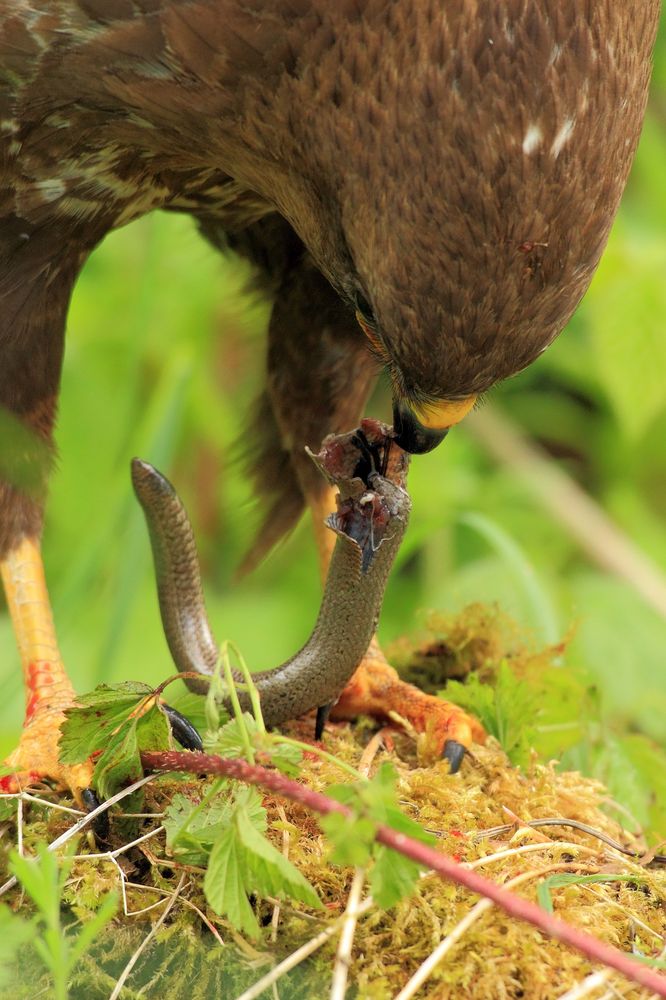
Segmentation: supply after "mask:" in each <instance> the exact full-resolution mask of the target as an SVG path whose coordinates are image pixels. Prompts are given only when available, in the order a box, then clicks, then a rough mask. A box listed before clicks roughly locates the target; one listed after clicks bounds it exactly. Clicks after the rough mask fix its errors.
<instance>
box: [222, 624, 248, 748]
mask: <svg viewBox="0 0 666 1000" xmlns="http://www.w3.org/2000/svg"><path fill="white" fill-rule="evenodd" d="M220 663H221V665H222V669H223V670H224V679H225V681H226V684H227V689H228V691H229V700H230V701H231V707H232V708H233V710H234V716H235V718H236V721H237V722H238V730H239V732H240V736H241V740H242V741H243V747H244V749H245V756H246V757H247V759H248V761H249V762H250V763H251V764H254V750H253V749H252V741H251V740H250V734H249V733H248V731H247V726H246V725H245V719H244V718H243V709H242V708H241V703H240V701H239V700H238V691H237V690H236V682H235V680H234V675H233V673H232V671H231V661H230V659H229V650H228V644H227V643H226V642H224V643H223V644H222V647H221V649H220V656H219V659H218V665H217V666H216V667H215V669H216V670H217V669H218V666H219V664H220Z"/></svg>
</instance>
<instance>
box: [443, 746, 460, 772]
mask: <svg viewBox="0 0 666 1000" xmlns="http://www.w3.org/2000/svg"><path fill="white" fill-rule="evenodd" d="M464 756H465V747H464V746H463V745H462V743H458V740H447V741H446V743H445V744H444V750H443V751H442V757H443V759H444V760H448V762H449V771H450V773H451V774H455V773H456V771H458V770H460V765H461V764H462V762H463V757H464Z"/></svg>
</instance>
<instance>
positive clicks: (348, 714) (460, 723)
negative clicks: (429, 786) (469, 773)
mask: <svg viewBox="0 0 666 1000" xmlns="http://www.w3.org/2000/svg"><path fill="white" fill-rule="evenodd" d="M331 715H332V718H334V719H352V718H354V717H355V716H357V715H371V716H376V717H378V718H380V719H385V720H389V721H391V722H393V723H394V724H402V725H403V726H404V728H406V729H408V730H411V731H412V732H414V734H415V736H416V741H417V747H418V752H419V757H421V758H422V759H424V760H433V759H436V758H439V757H444V758H445V759H446V760H448V761H449V765H450V768H451V772H452V773H455V772H456V771H457V770H458V769H459V767H460V765H461V763H462V760H463V757H464V755H465V751H466V750H469V748H470V747H471V745H472V743H484V742H485V740H486V733H485V730H484V729H483V726H482V725H481V723H480V722H479V721H478V720H477V719H475V718H474V717H473V716H471V715H468V714H467V713H466V712H465V711H463V709H462V708H459V707H458V705H453V704H452V703H451V702H449V701H444V700H443V699H442V698H437V697H434V696H433V695H429V694H424V692H423V691H420V690H419V689H418V688H416V687H414V685H413V684H408V683H406V682H405V681H403V680H401V679H400V677H399V676H398V673H397V671H396V670H395V669H394V668H393V667H392V666H391V665H390V664H389V663H388V662H387V660H386V657H385V656H384V654H383V653H382V651H381V649H380V648H379V646H378V644H377V642H376V640H373V642H372V644H371V645H370V648H369V650H368V652H367V654H366V655H365V657H364V659H363V660H362V661H361V663H360V665H359V667H358V668H357V670H356V672H355V674H354V676H353V677H352V679H351V680H350V681H349V683H348V684H347V686H346V688H345V689H344V691H343V692H342V694H341V695H340V698H339V700H338V702H337V703H336V705H335V707H334V708H333V711H332V713H331Z"/></svg>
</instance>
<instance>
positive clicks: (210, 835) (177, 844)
mask: <svg viewBox="0 0 666 1000" xmlns="http://www.w3.org/2000/svg"><path fill="white" fill-rule="evenodd" d="M231 818H232V806H231V802H230V798H229V792H228V790H226V791H225V792H224V793H220V794H218V795H216V796H214V797H213V798H212V799H209V800H208V801H207V802H204V803H202V804H201V803H196V802H193V801H192V800H191V799H190V798H188V797H187V796H186V795H174V797H173V799H172V801H171V804H170V805H169V806H168V807H167V810H166V814H165V816H164V819H163V821H162V822H163V825H164V828H165V830H166V838H167V845H168V847H169V850H170V851H171V852H172V853H173V854H174V855H175V856H176V857H177V858H178V859H179V860H181V861H184V862H186V863H187V864H194V865H197V864H204V863H205V862H206V859H207V858H208V855H209V853H210V850H211V848H212V846H213V844H214V843H215V842H216V841H217V840H218V839H219V838H220V837H221V836H222V834H223V833H224V832H225V830H227V829H228V827H229V824H230V823H231Z"/></svg>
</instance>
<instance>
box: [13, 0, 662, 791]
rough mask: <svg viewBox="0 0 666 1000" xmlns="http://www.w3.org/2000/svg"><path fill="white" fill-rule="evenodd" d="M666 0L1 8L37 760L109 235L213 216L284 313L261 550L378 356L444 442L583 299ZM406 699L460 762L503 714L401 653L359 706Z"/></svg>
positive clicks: (96, 2) (380, 664) (17, 524)
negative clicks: (85, 379)
mask: <svg viewBox="0 0 666 1000" xmlns="http://www.w3.org/2000/svg"><path fill="white" fill-rule="evenodd" d="M658 16H659V3H658V0H622V2H618V0H595V2H594V3H592V2H584V3H581V2H577V0H538V2H537V0H445V2H444V0H335V2H332V0H270V2H266V0H242V2H241V0H0V427H1V428H2V441H3V444H2V453H1V454H0V567H1V570H2V578H3V581H4V585H5V591H6V594H7V599H8V605H9V610H10V613H11V615H12V617H13V620H14V625H15V630H16V635H17V639H18V645H19V650H20V655H21V660H22V663H23V669H24V673H25V679H26V686H27V689H28V704H27V711H26V726H25V729H24V734H23V738H22V740H21V743H20V746H19V748H18V750H17V751H16V753H15V754H14V755H13V756H12V758H11V761H12V763H13V764H14V765H15V766H16V767H17V768H18V769H19V771H21V772H22V773H23V775H24V777H25V776H26V775H27V776H28V777H29V776H32V775H42V776H49V777H51V778H53V779H55V780H56V781H59V782H61V783H64V784H67V785H69V786H70V787H71V788H73V789H74V791H75V792H76V791H78V792H80V790H81V789H83V788H84V787H85V786H86V784H87V782H88V780H89V769H87V768H86V767H82V768H81V769H79V771H77V772H74V771H72V770H71V769H69V770H67V771H65V770H64V769H63V768H62V767H61V766H60V765H59V763H58V761H57V739H58V725H59V722H60V720H61V718H62V710H63V708H64V707H66V705H67V704H69V702H70V701H71V698H72V695H73V692H72V688H71V685H70V683H69V681H68V679H67V676H66V674H65V672H64V668H63V666H62V664H61V661H60V656H59V653H58V648H57V643H56V639H55V632H54V628H53V623H52V621H51V615H50V610H49V604H48V597H47V592H46V587H45V583H44V577H43V570H42V564H41V557H40V549H39V538H40V533H41V528H42V516H43V511H44V503H45V494H46V485H47V480H48V474H49V468H50V466H51V460H52V454H53V431H54V422H55V415H56V407H57V399H58V387H59V378H60V367H61V361H62V352H63V334H64V327H65V320H66V315H67V307H68V302H69V298H70V295H71V292H72V288H73V286H74V284H75V282H76V278H77V275H78V273H79V271H80V270H81V267H82V265H83V263H84V262H85V260H86V258H87V256H88V255H89V254H90V252H91V251H92V250H93V249H94V248H95V246H97V244H98V243H99V242H100V240H102V239H103V238H104V236H105V235H106V233H108V232H109V231H110V230H112V229H114V228H116V227H118V226H122V225H125V224H126V223H127V222H130V221H131V220H132V219H135V218H138V217H139V216H141V215H143V214H144V213H146V212H149V211H152V210H153V209H159V208H168V209H170V210H175V211H180V212H187V213H190V214H191V215H193V216H194V218H195V219H196V221H197V224H198V226H199V228H200V230H201V232H202V233H203V235H204V236H205V237H206V238H207V239H208V240H210V241H211V242H212V243H214V244H215V245H216V246H219V247H231V248H232V249H233V250H235V251H236V252H237V253H239V254H242V255H243V256H245V257H247V258H249V259H250V260H251V261H252V262H253V264H254V265H255V267H256V269H257V273H258V275H259V277H260V280H261V282H262V284H263V287H264V288H265V291H266V294H267V295H268V296H270V297H271V299H272V302H273V310H272V315H271V319H270V327H269V333H268V365H267V372H268V374H267V383H266V387H265V393H264V395H263V406H262V410H261V415H260V419H259V421H258V422H257V427H256V433H257V447H256V451H255V479H256V483H257V489H258V490H259V491H261V492H262V493H263V496H264V499H265V501H266V511H267V516H266V519H265V521H264V526H263V528H262V529H261V530H260V533H259V537H258V539H257V544H256V546H255V547H254V549H253V550H252V553H251V555H250V562H253V561H256V559H257V558H258V557H259V556H260V555H261V553H262V552H264V551H265V550H266V548H267V547H268V546H270V545H271V544H272V543H273V542H274V541H275V540H276V538H277V537H278V536H279V535H281V534H282V533H283V532H284V531H285V530H286V529H288V528H289V527H290V526H291V525H292V524H293V523H294V521H295V519H296V518H297V517H298V516H299V514H300V512H301V510H302V508H303V507H304V506H308V507H309V508H310V509H311V511H312V512H313V514H314V515H315V524H316V530H317V532H318V534H319V536H320V547H321V551H322V561H323V563H324V564H325V563H326V560H327V556H328V550H327V543H326V541H325V540H324V538H323V528H322V527H321V522H322V514H323V513H324V512H325V511H327V510H328V509H329V507H330V497H329V496H328V494H327V493H326V492H325V487H324V486H323V485H322V483H321V482H320V481H319V479H318V477H317V475H316V472H315V470H314V469H313V468H312V467H311V464H310V462H309V459H307V457H306V456H305V453H304V446H305V445H310V446H311V447H314V448H316V447H317V446H318V445H319V443H320V442H321V440H322V439H323V437H324V436H325V435H326V434H327V433H329V432H338V431H342V430H345V429H347V428H348V427H350V426H353V425H354V424H355V423H356V422H357V421H358V419H359V417H360V415H361V412H362V410H363V407H364V404H365V400H366V398H367V395H368V392H369V390H370V389H371V387H372V385H373V382H374V380H375V377H376V373H377V368H378V363H379V365H380V366H383V367H384V368H385V369H386V370H387V371H388V374H389V376H390V380H391V384H392V391H393V399H394V426H395V429H396V431H397V435H398V442H399V443H400V444H401V445H402V447H403V448H405V449H406V450H408V451H411V452H414V453H419V452H424V451H427V450H429V449H430V448H432V447H434V446H435V445H436V444H437V443H438V442H439V441H441V440H442V438H443V437H444V435H445V434H446V432H447V430H448V429H449V427H450V426H452V425H453V424H455V423H456V422H458V421H459V420H460V419H461V418H462V417H464V415H465V413H466V412H467V411H468V410H469V409H470V408H471V407H472V405H473V403H474V400H475V399H476V397H477V396H478V394H479V393H482V392H483V391H484V390H486V389H488V388H489V387H490V386H492V385H493V384H494V383H495V382H497V381H498V380H499V379H502V378H506V377H507V376H509V375H512V374H514V373H515V372H518V371H520V369H522V368H523V367H525V366H526V365H528V364H529V363H530V362H531V361H533V360H534V359H535V358H536V357H538V355H539V354H540V353H541V352H542V351H543V350H544V349H545V348H546V347H547V346H548V344H549V343H550V342H551V341H552V340H553V339H554V338H555V337H556V336H557V334H558V333H559V332H560V331H561V329H562V328H563V326H564V325H565V323H566V322H567V320H568V319H569V317H570V316H571V314H572V312H573V310H574V309H575V308H576V305H577V304H578V302H579V300H580V298H581V296H582V295H583V294H584V292H585V290H586V288H587V286H588V284H589V282H590V280H591V278H592V275H593V273H594V270H595V268H596V266H597V264H598V261H599V257H600V255H601V252H602V250H603V247H604V245H605V242H606V239H607V237H608V233H609V229H610V226H611V223H612V221H613V217H614V215H615V212H616V210H617V207H618V202H619V199H620V196H621V194H622V190H623V188H624V184H625V182H626V179H627V175H628V172H629V169H630V166H631V162H632V159H633V156H634V152H635V149H636V144H637V141H638V136H639V132H640V127H641V121H642V118H643V113H644V109H645V103H646V95H647V88H648V80H649V73H650V60H651V52H652V47H653V43H654V37H655V32H656V27H657V21H658ZM391 707H399V709H400V711H401V713H402V714H403V715H407V716H409V717H410V718H411V720H412V722H413V723H414V724H415V725H416V727H417V728H420V729H424V728H425V727H426V725H428V726H430V727H431V728H432V729H433V732H434V733H435V737H436V739H437V740H439V742H440V745H444V744H445V743H447V741H448V743H447V746H448V748H449V750H450V749H451V747H453V752H451V753H449V757H450V759H451V760H452V762H453V763H457V762H458V760H459V753H458V751H459V749H460V748H461V747H464V746H466V745H468V744H469V742H470V741H471V739H472V737H473V735H475V733H476V734H478V727H475V724H474V723H473V722H472V721H470V720H468V719H467V718H466V717H464V716H462V715H460V714H459V713H458V714H456V713H453V714H452V713H451V710H450V706H446V705H445V703H442V702H438V701H436V700H435V699H426V698H425V697H424V696H422V697H419V696H418V695H417V694H416V693H414V692H413V691H412V690H410V691H409V692H408V693H406V689H405V686H401V685H400V683H399V682H398V680H397V677H396V675H395V673H394V671H392V669H391V668H390V667H389V666H388V664H386V662H385V661H384V660H383V658H382V656H381V653H380V651H379V650H378V648H377V647H376V646H373V647H371V650H370V651H369V654H368V657H367V659H366V660H365V661H364V662H363V663H362V665H361V667H360V668H359V671H358V672H357V674H356V675H355V677H354V678H353V679H352V682H351V683H350V685H349V686H348V688H347V689H346V690H345V692H344V693H343V695H342V697H341V699H340V702H339V704H338V712H339V713H340V714H342V715H349V714H352V713H353V712H356V711H357V710H359V709H362V708H369V709H371V710H374V711H376V712H380V713H381V712H385V711H387V710H388V709H389V708H391Z"/></svg>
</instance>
